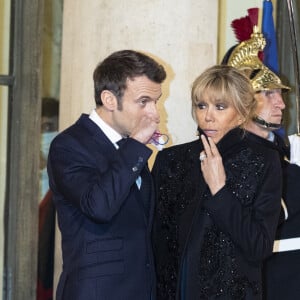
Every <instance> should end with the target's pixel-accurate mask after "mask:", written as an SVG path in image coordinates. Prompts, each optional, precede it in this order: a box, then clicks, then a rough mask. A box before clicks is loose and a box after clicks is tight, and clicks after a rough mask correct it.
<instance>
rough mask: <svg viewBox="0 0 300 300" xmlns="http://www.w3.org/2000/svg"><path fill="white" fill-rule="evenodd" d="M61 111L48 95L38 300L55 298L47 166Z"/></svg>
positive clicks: (44, 114) (42, 154) (43, 123)
mask: <svg viewBox="0 0 300 300" xmlns="http://www.w3.org/2000/svg"><path fill="white" fill-rule="evenodd" d="M58 114H59V102H58V100H57V99H56V98H52V97H44V98H43V99H42V118H41V152H40V203H39V240H38V276H37V277H38V282H37V297H36V299H37V300H52V299H53V272H54V240H55V208H54V204H53V201H52V193H51V191H50V190H49V184H48V174H47V167H46V166H47V158H48V152H49V147H50V143H51V141H52V140H53V138H54V137H55V136H56V135H57V133H58Z"/></svg>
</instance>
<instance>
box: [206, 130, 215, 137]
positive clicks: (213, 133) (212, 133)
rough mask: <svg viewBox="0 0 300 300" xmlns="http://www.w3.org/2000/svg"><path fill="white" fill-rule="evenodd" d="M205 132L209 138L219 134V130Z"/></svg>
mask: <svg viewBox="0 0 300 300" xmlns="http://www.w3.org/2000/svg"><path fill="white" fill-rule="evenodd" d="M203 131H204V133H205V134H206V135H207V136H210V137H212V136H214V135H215V134H216V133H217V130H213V129H204V130H203Z"/></svg>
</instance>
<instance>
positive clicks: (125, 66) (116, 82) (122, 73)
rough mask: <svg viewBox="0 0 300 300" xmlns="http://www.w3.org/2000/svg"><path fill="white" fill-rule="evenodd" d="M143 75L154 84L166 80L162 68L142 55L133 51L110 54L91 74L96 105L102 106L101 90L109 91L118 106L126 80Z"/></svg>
mask: <svg viewBox="0 0 300 300" xmlns="http://www.w3.org/2000/svg"><path fill="white" fill-rule="evenodd" d="M143 75H145V76H146V77H148V78H149V79H150V80H151V81H153V82H156V83H162V82H163V81H164V80H165V78H166V72H165V69H164V67H163V66H162V65H160V64H158V63H157V62H156V61H155V60H154V59H152V58H151V57H149V56H147V55H145V54H143V53H140V52H136V51H133V50H122V51H117V52H114V53H112V54H111V55H109V56H108V57H107V58H105V59H104V60H103V61H102V62H100V63H99V64H98V65H97V67H96V69H95V71H94V74H93V79H94V97H95V102H96V105H97V106H101V105H102V101H101V97H100V95H101V92H102V91H103V90H109V91H111V92H112V93H113V94H114V95H115V96H116V97H117V99H118V102H119V104H120V101H121V99H122V96H123V94H124V90H125V89H126V81H127V79H131V80H132V79H134V78H135V77H138V76H143Z"/></svg>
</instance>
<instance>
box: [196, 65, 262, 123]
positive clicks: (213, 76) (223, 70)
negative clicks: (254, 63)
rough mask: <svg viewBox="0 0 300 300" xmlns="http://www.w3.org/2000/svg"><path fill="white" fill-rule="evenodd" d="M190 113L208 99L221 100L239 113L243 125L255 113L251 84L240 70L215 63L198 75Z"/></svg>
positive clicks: (214, 101) (215, 101)
mask: <svg viewBox="0 0 300 300" xmlns="http://www.w3.org/2000/svg"><path fill="white" fill-rule="evenodd" d="M191 98H192V115H193V118H194V120H195V111H196V109H197V106H198V104H199V103H201V102H203V101H204V102H205V100H207V99H209V100H210V101H212V102H213V103H217V102H220V101H222V102H223V103H224V104H227V105H232V106H233V107H234V108H235V109H236V111H237V112H238V114H239V115H240V117H241V119H242V120H243V123H242V124H241V125H240V127H242V128H243V127H244V126H245V124H246V123H248V122H249V121H250V120H251V119H252V118H253V117H254V115H255V109H256V100H255V97H254V90H253V87H252V84H251V82H250V80H249V78H247V77H246V76H245V75H244V74H243V73H242V71H239V70H238V69H236V68H234V67H231V66H227V65H215V66H213V67H210V68H208V69H206V70H205V71H204V72H203V73H202V74H201V75H200V76H198V77H197V78H196V79H195V81H194V83H193V85H192V91H191Z"/></svg>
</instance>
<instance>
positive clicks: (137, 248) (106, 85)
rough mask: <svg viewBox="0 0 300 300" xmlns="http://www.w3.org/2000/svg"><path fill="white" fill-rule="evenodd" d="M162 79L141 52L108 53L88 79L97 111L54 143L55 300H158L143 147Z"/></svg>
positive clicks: (154, 120)
mask: <svg viewBox="0 0 300 300" xmlns="http://www.w3.org/2000/svg"><path fill="white" fill-rule="evenodd" d="M165 78H166V72H165V70H164V68H163V66H162V65H160V64H158V63H157V62H156V61H155V60H153V59H152V58H150V57H149V56H147V55H145V54H143V53H140V52H136V51H133V50H122V51H117V52H114V53H112V54H111V55H109V56H108V57H106V58H105V59H104V60H103V61H102V62H100V63H99V64H98V65H97V67H96V68H95V70H94V73H93V79H94V97H95V102H96V108H95V109H94V110H93V111H92V112H91V114H90V115H86V114H82V115H81V117H80V118H79V119H78V121H77V122H76V123H75V124H73V125H72V126H70V127H69V128H67V129H66V130H64V131H63V132H61V133H60V134H59V135H57V136H56V138H55V139H54V140H53V142H52V143H51V146H50V152H49V157H48V174H49V182H50V188H51V190H52V192H53V199H54V203H55V207H56V210H57V217H58V225H59V229H60V231H61V235H62V254H63V270H62V274H61V276H60V279H59V283H58V287H57V293H56V299H57V300H62V299H64V300H69V299H72V300H85V299H89V300H98V299H110V300H119V299H145V300H146V299H149V300H150V299H152V300H154V299H155V271H154V264H153V253H152V244H151V238H150V232H151V227H152V218H153V210H154V191H153V185H152V179H151V174H150V172H149V169H148V167H147V161H148V159H149V157H150V155H151V153H152V151H151V150H150V149H149V148H148V147H147V143H148V142H149V141H150V140H151V137H152V136H153V134H154V133H155V132H156V131H157V128H158V124H159V122H160V117H159V113H158V110H157V106H156V104H157V102H158V100H159V99H160V97H161V96H162V87H161V85H162V82H163V81H164V80H165Z"/></svg>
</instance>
